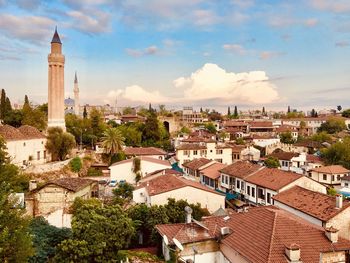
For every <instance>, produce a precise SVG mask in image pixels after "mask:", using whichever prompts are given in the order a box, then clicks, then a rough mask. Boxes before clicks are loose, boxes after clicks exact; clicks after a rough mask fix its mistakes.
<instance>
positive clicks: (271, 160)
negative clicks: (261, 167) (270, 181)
mask: <svg viewBox="0 0 350 263" xmlns="http://www.w3.org/2000/svg"><path fill="white" fill-rule="evenodd" d="M264 163H265V165H266V166H267V167H268V168H278V167H280V162H279V160H278V158H276V157H272V156H270V157H268V158H267V159H266V160H265V161H264Z"/></svg>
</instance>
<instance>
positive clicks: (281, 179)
mask: <svg viewBox="0 0 350 263" xmlns="http://www.w3.org/2000/svg"><path fill="white" fill-rule="evenodd" d="M301 177H303V176H302V175H300V174H296V173H292V172H286V171H282V170H279V169H277V168H265V169H262V170H259V171H258V172H256V173H254V174H253V175H251V176H248V177H247V178H246V179H245V180H246V181H247V182H248V183H252V184H255V185H258V186H261V187H265V188H268V189H271V190H274V191H278V190H280V189H281V188H283V187H285V186H287V185H288V184H290V183H292V182H294V181H296V180H298V179H299V178H301Z"/></svg>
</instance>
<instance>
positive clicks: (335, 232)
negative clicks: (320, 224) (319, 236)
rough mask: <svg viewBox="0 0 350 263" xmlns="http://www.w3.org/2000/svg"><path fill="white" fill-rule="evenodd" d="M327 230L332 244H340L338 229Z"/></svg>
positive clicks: (330, 228)
mask: <svg viewBox="0 0 350 263" xmlns="http://www.w3.org/2000/svg"><path fill="white" fill-rule="evenodd" d="M325 230H326V237H327V238H328V239H329V241H331V242H332V243H337V242H338V229H336V228H334V227H332V226H331V227H327V228H325Z"/></svg>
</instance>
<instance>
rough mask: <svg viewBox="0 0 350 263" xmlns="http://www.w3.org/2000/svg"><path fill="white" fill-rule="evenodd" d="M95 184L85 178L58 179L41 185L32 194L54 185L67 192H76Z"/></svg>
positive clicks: (93, 181)
mask: <svg viewBox="0 0 350 263" xmlns="http://www.w3.org/2000/svg"><path fill="white" fill-rule="evenodd" d="M94 183H96V181H95V180H92V179H87V178H80V177H76V178H69V177H67V178H59V179H56V180H53V181H49V182H47V183H45V184H44V185H42V186H41V187H38V188H36V189H34V190H33V191H32V192H37V191H39V190H40V189H42V188H44V187H46V186H48V185H51V184H54V185H57V186H60V187H63V188H65V189H67V190H70V191H72V192H77V191H79V190H81V189H83V188H85V187H87V186H88V185H91V184H94Z"/></svg>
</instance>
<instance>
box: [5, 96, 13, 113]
mask: <svg viewBox="0 0 350 263" xmlns="http://www.w3.org/2000/svg"><path fill="white" fill-rule="evenodd" d="M11 111H12V105H11V101H10V99H9V97H6V101H5V115H6V114H9V113H10V112H11Z"/></svg>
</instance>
